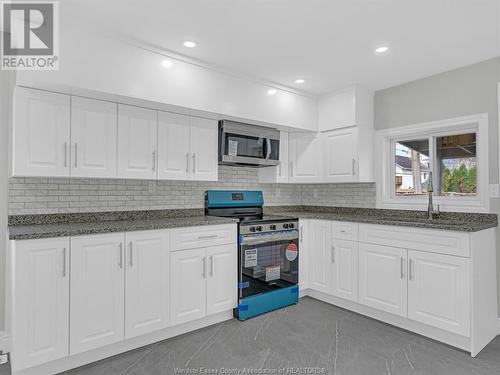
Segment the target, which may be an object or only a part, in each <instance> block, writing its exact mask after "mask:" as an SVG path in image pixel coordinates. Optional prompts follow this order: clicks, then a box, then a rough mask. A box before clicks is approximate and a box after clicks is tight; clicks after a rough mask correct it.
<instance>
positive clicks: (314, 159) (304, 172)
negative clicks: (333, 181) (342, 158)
mask: <svg viewBox="0 0 500 375" xmlns="http://www.w3.org/2000/svg"><path fill="white" fill-rule="evenodd" d="M289 146H290V149H289V157H290V182H322V179H323V152H322V149H323V147H322V146H323V145H322V139H321V135H320V134H316V133H290V145H289Z"/></svg>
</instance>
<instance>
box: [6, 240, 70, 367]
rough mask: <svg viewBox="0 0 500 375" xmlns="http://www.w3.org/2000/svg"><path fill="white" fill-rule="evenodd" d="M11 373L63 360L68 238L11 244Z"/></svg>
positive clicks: (67, 284) (67, 295)
mask: <svg viewBox="0 0 500 375" xmlns="http://www.w3.org/2000/svg"><path fill="white" fill-rule="evenodd" d="M13 251H14V253H15V265H14V267H15V268H14V270H15V271H14V272H13V274H14V277H15V294H14V296H13V301H12V302H13V315H12V332H11V335H12V344H13V348H12V351H13V358H12V359H13V370H14V371H17V370H21V369H23V368H26V367H31V366H35V365H38V364H41V363H45V362H49V361H53V360H56V359H59V358H62V357H66V356H67V355H68V354H69V353H68V337H69V332H68V326H69V264H68V262H69V239H68V237H63V238H49V239H37V240H28V241H17V242H16V244H15V249H13Z"/></svg>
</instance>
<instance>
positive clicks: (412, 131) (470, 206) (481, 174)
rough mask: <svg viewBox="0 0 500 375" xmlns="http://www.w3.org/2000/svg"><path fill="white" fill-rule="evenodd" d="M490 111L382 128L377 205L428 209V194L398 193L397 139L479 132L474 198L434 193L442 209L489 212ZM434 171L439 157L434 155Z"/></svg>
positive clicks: (377, 162) (378, 135) (378, 137)
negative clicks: (396, 186)
mask: <svg viewBox="0 0 500 375" xmlns="http://www.w3.org/2000/svg"><path fill="white" fill-rule="evenodd" d="M488 131H489V128H488V114H487V113H481V114H477V115H471V116H464V117H457V118H451V119H446V120H440V121H433V122H427V123H421V124H413V125H408V126H401V127H397V128H391V129H382V130H378V131H377V132H376V149H377V152H376V154H375V155H380V157H379V158H376V160H375V167H376V171H377V179H376V182H377V207H379V208H393V209H409V210H425V209H427V204H428V198H427V196H397V195H396V192H395V189H394V187H395V178H396V177H395V176H396V174H395V168H396V167H395V162H394V160H395V147H394V146H395V142H397V141H398V140H403V139H404V140H410V139H423V138H429V139H430V140H431V139H435V137H440V136H444V135H455V134H465V133H476V146H477V147H476V163H477V189H476V192H477V194H476V196H474V197H441V196H436V195H435V196H433V200H434V206H435V208H436V206H437V205H438V204H439V205H440V209H441V210H442V211H462V212H489V211H490V199H489V149H488ZM429 147H430V153H429V155H433V154H434V149H435V142H430V144H429ZM431 162H432V165H431V170H432V171H433V170H434V168H435V165H434V164H435V163H436V160H434V159H433V158H432V156H431Z"/></svg>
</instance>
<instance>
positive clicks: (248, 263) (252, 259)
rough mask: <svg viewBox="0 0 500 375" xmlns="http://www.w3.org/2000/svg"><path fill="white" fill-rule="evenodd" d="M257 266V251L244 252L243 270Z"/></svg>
mask: <svg viewBox="0 0 500 375" xmlns="http://www.w3.org/2000/svg"><path fill="white" fill-rule="evenodd" d="M255 266H257V249H248V250H245V268H250V267H255Z"/></svg>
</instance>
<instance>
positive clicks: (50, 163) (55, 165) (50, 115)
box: [12, 87, 71, 177]
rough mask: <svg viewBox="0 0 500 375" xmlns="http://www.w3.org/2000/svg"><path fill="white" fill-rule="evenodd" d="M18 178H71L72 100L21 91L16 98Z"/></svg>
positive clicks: (15, 169) (15, 127) (15, 174)
mask: <svg viewBox="0 0 500 375" xmlns="http://www.w3.org/2000/svg"><path fill="white" fill-rule="evenodd" d="M13 117H14V118H13V120H14V129H13V136H14V141H13V157H12V162H13V169H12V174H13V175H14V176H65V177H68V176H69V175H70V163H71V160H70V97H69V96H68V95H61V94H55V93H51V92H46V91H40V90H32V89H26V88H22V87H17V88H16V90H15V97H14V116H13Z"/></svg>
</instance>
